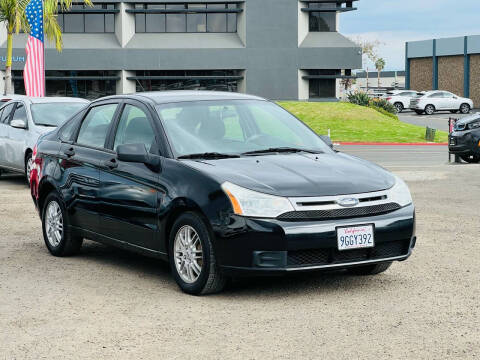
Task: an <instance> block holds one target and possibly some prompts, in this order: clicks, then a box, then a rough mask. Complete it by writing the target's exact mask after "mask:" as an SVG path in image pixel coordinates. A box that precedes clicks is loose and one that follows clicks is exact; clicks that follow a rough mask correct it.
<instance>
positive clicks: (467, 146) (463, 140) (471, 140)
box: [448, 114, 480, 156]
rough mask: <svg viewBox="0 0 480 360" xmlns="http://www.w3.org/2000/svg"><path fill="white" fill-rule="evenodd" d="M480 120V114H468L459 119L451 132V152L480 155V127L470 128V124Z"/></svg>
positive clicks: (449, 142)
mask: <svg viewBox="0 0 480 360" xmlns="http://www.w3.org/2000/svg"><path fill="white" fill-rule="evenodd" d="M479 121H480V115H479V114H475V115H473V116H468V117H466V118H463V119H461V120H459V121H457V123H456V124H455V130H454V131H453V132H452V133H450V135H449V139H448V144H449V151H450V153H452V154H457V155H478V156H480V146H479V144H480V128H476V129H469V128H468V125H469V124H471V123H474V122H479ZM460 125H461V126H460ZM459 128H463V130H459Z"/></svg>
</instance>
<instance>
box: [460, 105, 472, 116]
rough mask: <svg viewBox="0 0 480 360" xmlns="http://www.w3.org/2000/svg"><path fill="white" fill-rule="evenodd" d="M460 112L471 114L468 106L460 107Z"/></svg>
mask: <svg viewBox="0 0 480 360" xmlns="http://www.w3.org/2000/svg"><path fill="white" fill-rule="evenodd" d="M460 112H461V113H462V114H468V113H469V112H470V105H468V104H462V105H460Z"/></svg>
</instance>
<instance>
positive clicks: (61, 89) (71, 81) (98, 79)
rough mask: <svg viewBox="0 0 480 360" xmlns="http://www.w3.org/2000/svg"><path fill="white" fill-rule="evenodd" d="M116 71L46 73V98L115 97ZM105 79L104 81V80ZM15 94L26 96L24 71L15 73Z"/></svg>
mask: <svg viewBox="0 0 480 360" xmlns="http://www.w3.org/2000/svg"><path fill="white" fill-rule="evenodd" d="M116 77H117V72H116V71H74V70H72V71H50V70H47V71H46V96H72V97H81V98H85V99H89V100H93V99H97V98H99V97H102V96H107V95H115V93H116ZM102 78H104V79H102ZM13 82H14V88H15V94H25V85H24V82H23V71H14V72H13Z"/></svg>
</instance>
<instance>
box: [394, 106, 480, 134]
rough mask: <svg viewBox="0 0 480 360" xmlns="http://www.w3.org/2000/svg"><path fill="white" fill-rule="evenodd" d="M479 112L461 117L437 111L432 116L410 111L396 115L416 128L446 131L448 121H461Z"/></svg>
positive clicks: (472, 112)
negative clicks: (424, 127)
mask: <svg viewBox="0 0 480 360" xmlns="http://www.w3.org/2000/svg"><path fill="white" fill-rule="evenodd" d="M478 112H480V109H473V110H472V111H471V112H470V114H467V115H463V114H460V113H457V114H452V113H450V112H449V111H439V112H436V113H435V114H433V115H425V114H422V115H417V114H416V113H415V112H413V111H410V110H405V111H402V112H401V113H400V114H398V118H399V119H400V120H401V121H403V122H406V123H408V124H413V125H418V126H428V127H430V128H433V129H437V130H443V131H448V130H449V129H448V119H449V118H454V119H462V118H464V117H466V116H471V115H474V114H476V113H478Z"/></svg>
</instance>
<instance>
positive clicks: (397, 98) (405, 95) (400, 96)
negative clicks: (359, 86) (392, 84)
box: [382, 90, 417, 113]
mask: <svg viewBox="0 0 480 360" xmlns="http://www.w3.org/2000/svg"><path fill="white" fill-rule="evenodd" d="M415 96H417V92H416V91H413V90H391V91H388V92H387V93H386V94H384V95H383V96H382V99H385V100H387V101H388V102H389V103H390V104H392V105H393V106H395V108H396V109H397V113H401V112H402V111H403V110H404V109H408V108H410V100H412V98H413V97H415Z"/></svg>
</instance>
